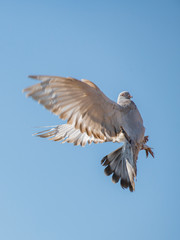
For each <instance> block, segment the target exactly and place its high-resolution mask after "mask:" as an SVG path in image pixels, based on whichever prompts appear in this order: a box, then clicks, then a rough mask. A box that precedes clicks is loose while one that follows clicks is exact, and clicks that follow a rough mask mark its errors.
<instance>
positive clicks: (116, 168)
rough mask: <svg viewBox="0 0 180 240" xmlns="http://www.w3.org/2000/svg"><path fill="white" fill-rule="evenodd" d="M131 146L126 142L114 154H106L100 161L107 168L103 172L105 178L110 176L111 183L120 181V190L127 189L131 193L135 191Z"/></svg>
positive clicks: (134, 170)
mask: <svg viewBox="0 0 180 240" xmlns="http://www.w3.org/2000/svg"><path fill="white" fill-rule="evenodd" d="M133 159H134V158H133V150H132V147H131V144H130V143H128V142H126V143H124V145H123V146H122V147H120V148H118V149H116V150H115V151H114V152H112V153H110V154H108V155H107V156H105V157H104V158H103V159H102V160H101V164H102V165H103V166H107V167H106V168H105V169H104V172H105V174H106V175H107V176H109V175H111V174H112V173H113V175H112V181H113V182H114V183H117V182H118V181H119V180H120V184H121V186H122V188H128V187H129V190H130V191H131V192H133V191H134V190H135V183H134V178H136V173H137V169H136V162H135V161H134V160H133Z"/></svg>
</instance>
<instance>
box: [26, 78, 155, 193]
mask: <svg viewBox="0 0 180 240" xmlns="http://www.w3.org/2000/svg"><path fill="white" fill-rule="evenodd" d="M30 77H31V78H34V79H38V80H41V82H40V83H38V84H36V85H34V86H31V87H29V88H26V89H25V90H24V91H26V92H27V96H31V97H32V98H33V99H35V100H37V101H38V102H39V103H41V104H42V105H44V106H45V107H46V108H47V109H48V110H50V111H51V112H53V113H54V114H56V115H58V116H59V117H60V118H61V119H64V120H67V123H66V124H63V125H58V126H56V127H55V128H52V129H49V130H47V131H43V132H40V133H38V134H37V135H38V136H40V137H44V138H46V137H48V138H50V139H51V140H54V141H61V142H71V143H74V144H75V145H82V146H85V145H86V144H87V143H88V144H90V143H92V142H94V143H103V142H109V141H112V142H123V143H124V145H123V146H122V147H120V148H119V149H117V150H116V151H114V152H112V153H110V154H109V155H107V156H105V157H104V158H103V159H102V161H101V163H102V164H103V165H104V166H106V168H105V173H106V175H110V174H112V173H113V176H112V180H113V182H118V181H119V180H121V186H122V187H125V188H127V187H129V189H130V190H131V191H133V190H134V188H135V184H134V178H135V177H136V172H137V170H136V161H137V158H138V153H139V151H140V150H141V149H144V150H145V151H146V154H147V155H148V153H149V152H150V153H151V155H153V153H152V151H151V149H150V148H149V147H148V146H147V145H146V144H145V143H146V142H147V141H148V139H147V137H144V133H145V128H144V126H143V120H142V117H141V115H140V113H139V111H138V109H137V107H136V105H135V103H134V102H133V101H132V100H131V95H130V94H129V93H128V92H122V93H120V94H119V97H118V100H117V103H115V102H113V101H111V100H110V99H109V98H107V97H106V96H105V95H104V94H103V93H102V92H101V91H100V89H99V88H98V87H97V86H96V85H95V84H94V83H92V82H91V81H89V80H85V79H83V80H81V81H79V80H77V79H74V78H62V77H51V76H30Z"/></svg>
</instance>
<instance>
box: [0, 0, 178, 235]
mask: <svg viewBox="0 0 180 240" xmlns="http://www.w3.org/2000/svg"><path fill="white" fill-rule="evenodd" d="M179 24H180V2H179V1H175V0H171V1H170V0H169V1H166V0H164V1H153V0H152V1H138V0H137V1H133V0H128V1H122V0H119V1H93V0H92V1H68V0H66V1H55V0H54V1H53V0H52V1H34V0H31V1H20V0H16V1H8V0H7V1H1V2H0V29H1V37H0V53H1V54H0V69H1V94H0V97H1V101H0V108H1V139H0V145H1V151H0V226H1V227H0V239H3V240H11V239H12V240H16V239H17V240H24V239H26V240H31V239H33V240H36V239H37V240H39V239H43V240H46V239H53V240H58V239H63V240H70V239H78V240H81V239H86V240H90V239H104V240H106V239H108V240H109V239H134V240H136V239H146V240H149V239H178V236H179V233H180V232H179V227H180V225H179V214H180V206H179V203H180V185H179V181H180V161H179V133H180V132H179V122H180V113H179V96H180V66H179V62H180V44H179V43H180V28H179ZM29 74H31V75H32V74H49V75H59V76H72V77H76V78H79V79H81V78H86V79H89V80H91V81H93V82H95V83H96V84H97V85H98V86H99V87H100V89H101V90H102V91H103V92H104V93H105V94H106V95H107V96H108V97H109V98H111V99H113V100H115V101H116V99H117V96H118V94H119V92H121V91H123V90H128V91H129V92H130V93H131V94H132V95H133V96H134V101H135V103H136V104H137V106H138V108H139V110H140V112H141V114H142V116H143V119H144V125H145V127H146V133H147V134H148V135H149V136H150V142H149V144H150V146H152V147H153V148H154V152H155V159H152V158H151V157H150V158H148V159H146V158H145V153H144V152H141V153H140V155H139V159H138V164H137V167H138V176H137V182H136V191H135V192H134V193H130V192H129V191H127V190H123V189H121V188H120V186H119V184H116V185H115V184H113V183H112V182H111V179H110V177H106V176H105V175H104V172H103V167H102V166H101V165H100V160H101V159H102V157H104V156H105V155H106V154H108V153H110V152H111V151H113V150H115V149H116V148H117V147H118V144H113V143H106V144H97V145H91V146H86V147H85V148H81V147H74V146H73V145H72V144H64V145H61V144H59V143H55V142H51V141H48V140H46V139H40V138H35V137H32V133H34V132H36V131H38V128H37V127H38V126H44V125H45V126H47V125H56V124H59V123H62V121H60V120H59V119H58V117H57V116H54V115H52V114H51V113H50V112H48V111H47V110H46V109H44V108H43V107H42V106H40V105H38V104H37V103H36V102H35V101H33V100H31V99H27V98H25V94H23V93H22V89H23V88H25V87H27V86H29V85H32V84H34V83H35V81H33V80H31V79H28V78H27V76H28V75H29Z"/></svg>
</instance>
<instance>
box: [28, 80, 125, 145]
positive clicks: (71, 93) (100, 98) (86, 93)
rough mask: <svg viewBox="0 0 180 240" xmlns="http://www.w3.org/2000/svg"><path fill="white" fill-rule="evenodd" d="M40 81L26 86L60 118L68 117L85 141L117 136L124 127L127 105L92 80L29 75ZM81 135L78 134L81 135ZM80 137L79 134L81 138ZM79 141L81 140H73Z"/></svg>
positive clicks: (35, 97) (30, 94)
mask: <svg viewBox="0 0 180 240" xmlns="http://www.w3.org/2000/svg"><path fill="white" fill-rule="evenodd" d="M30 77H31V78H33V79H38V80H41V82H40V83H38V84H35V85H33V86H31V87H28V88H26V89H25V90H24V91H25V92H27V96H28V97H32V98H33V99H35V100H36V101H38V102H39V103H40V104H42V105H44V107H45V108H47V109H48V110H50V111H51V112H53V113H54V114H56V115H59V117H60V118H61V119H64V120H67V122H68V124H72V125H73V126H74V127H75V128H76V129H78V130H79V131H80V132H81V133H86V135H87V136H86V137H85V135H84V136H83V137H82V142H83V143H82V144H83V145H84V143H85V142H87V141H89V142H91V139H88V136H89V137H92V136H93V137H94V138H95V139H96V140H97V139H100V140H107V136H108V137H109V138H113V139H114V138H116V136H117V135H118V134H119V133H120V131H121V126H122V112H124V108H123V107H121V106H120V105H118V104H117V103H115V102H113V101H111V100H110V99H109V98H108V97H106V96H105V95H104V94H103V93H102V92H101V90H100V89H99V88H98V87H97V86H96V85H95V84H94V83H92V82H91V81H89V80H84V79H83V80H82V81H79V80H77V79H74V78H63V77H51V76H30ZM78 136H79V135H78ZM78 139H79V138H78ZM74 141H75V142H76V143H77V144H79V141H78V140H77V141H76V140H74Z"/></svg>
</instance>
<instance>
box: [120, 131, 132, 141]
mask: <svg viewBox="0 0 180 240" xmlns="http://www.w3.org/2000/svg"><path fill="white" fill-rule="evenodd" d="M120 129H121V132H122V133H123V134H124V136H125V138H126V140H127V141H128V142H129V143H130V144H131V138H130V137H129V136H128V134H127V133H126V131H125V130H124V129H123V127H120Z"/></svg>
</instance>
